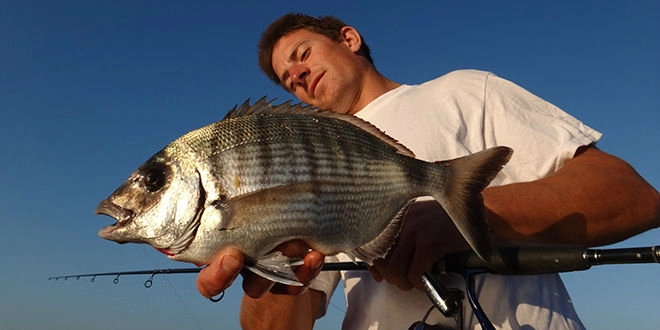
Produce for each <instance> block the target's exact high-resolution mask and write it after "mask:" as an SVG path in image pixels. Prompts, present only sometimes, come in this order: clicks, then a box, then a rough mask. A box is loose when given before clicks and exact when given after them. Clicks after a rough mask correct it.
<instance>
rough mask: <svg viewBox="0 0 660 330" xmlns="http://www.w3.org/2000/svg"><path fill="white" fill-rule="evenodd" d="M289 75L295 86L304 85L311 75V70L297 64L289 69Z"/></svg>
mask: <svg viewBox="0 0 660 330" xmlns="http://www.w3.org/2000/svg"><path fill="white" fill-rule="evenodd" d="M289 75H290V76H291V82H292V83H294V84H302V83H303V82H305V79H306V78H307V76H308V75H309V69H308V68H307V67H306V66H303V65H300V64H296V65H292V66H291V68H289Z"/></svg>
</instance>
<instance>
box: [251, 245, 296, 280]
mask: <svg viewBox="0 0 660 330" xmlns="http://www.w3.org/2000/svg"><path fill="white" fill-rule="evenodd" d="M302 264H303V260H302V259H300V258H290V257H287V256H285V255H283V254H282V252H279V251H275V252H273V253H271V254H268V255H266V256H264V257H263V258H261V259H259V260H257V261H256V262H255V263H254V264H252V265H248V264H246V265H245V268H247V269H249V270H250V271H251V272H253V273H255V274H257V275H259V276H261V277H264V278H267V279H269V280H271V281H274V282H278V283H282V284H286V285H295V286H302V285H303V284H302V283H300V282H299V281H298V279H297V278H296V274H294V273H293V267H294V266H300V265H302Z"/></svg>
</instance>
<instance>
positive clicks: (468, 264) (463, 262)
mask: <svg viewBox="0 0 660 330" xmlns="http://www.w3.org/2000/svg"><path fill="white" fill-rule="evenodd" d="M635 263H660V246H649V247H636V248H621V249H585V248H582V247H573V246H554V245H532V246H512V247H504V248H500V249H498V250H497V251H496V252H495V253H494V254H493V255H492V256H491V259H490V261H484V260H483V259H481V258H479V256H477V255H476V253H474V252H472V251H466V252H459V253H453V254H449V255H447V256H446V257H445V258H444V259H442V260H440V261H439V262H438V263H437V264H436V265H435V267H434V269H433V270H434V272H452V273H463V272H464V271H465V270H478V271H483V272H487V273H491V274H500V275H540V274H551V273H562V272H571V271H580V270H587V269H589V268H591V267H592V266H596V265H611V264H635ZM201 270H202V268H199V267H193V268H164V269H150V270H138V271H117V272H107V273H89V274H76V275H60V276H51V277H49V278H48V279H49V280H56V281H57V280H61V279H64V280H68V279H70V278H75V279H80V278H82V277H91V278H92V280H91V281H92V282H94V280H95V279H96V277H99V276H115V279H114V280H113V281H114V282H115V284H116V283H119V277H120V276H122V275H152V276H151V277H150V279H153V277H154V276H155V275H156V274H186V273H187V274H189V273H199V272H200V271H201ZM321 270H322V271H338V270H344V271H346V270H367V264H366V263H365V262H329V263H325V264H324V265H323V268H322V269H321Z"/></svg>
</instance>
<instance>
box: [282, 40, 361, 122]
mask: <svg viewBox="0 0 660 330" xmlns="http://www.w3.org/2000/svg"><path fill="white" fill-rule="evenodd" d="M353 31H354V30H353ZM359 46H360V45H357V46H356V45H355V43H354V42H351V40H350V39H349V40H342V41H333V40H332V39H330V38H328V37H325V36H323V35H321V34H318V33H314V32H311V31H308V30H305V29H301V30H296V31H294V32H291V33H289V34H287V35H285V36H284V37H282V38H280V40H279V41H278V42H277V43H276V44H275V47H273V55H272V56H273V57H272V63H273V70H275V73H276V74H277V75H278V76H279V78H280V82H281V83H282V85H283V86H284V88H285V89H287V90H288V91H289V92H291V93H292V94H294V95H295V96H296V97H297V98H298V99H300V100H301V101H302V102H304V103H307V104H311V105H313V106H315V107H317V108H319V109H322V110H330V111H334V112H339V113H354V112H356V110H354V109H353V105H354V104H355V103H356V102H357V99H358V97H359V95H360V87H361V86H360V83H361V80H360V79H359V77H360V74H359V73H360V70H361V69H362V67H363V66H364V64H363V63H361V62H360V59H359V56H358V55H356V54H355V52H356V51H357V49H359Z"/></svg>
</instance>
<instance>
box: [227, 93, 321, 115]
mask: <svg viewBox="0 0 660 330" xmlns="http://www.w3.org/2000/svg"><path fill="white" fill-rule="evenodd" d="M267 98H268V97H267V96H264V97H262V98H261V99H259V101H257V102H255V103H254V104H252V105H250V99H247V100H246V101H245V102H243V104H241V105H240V106H238V105H235V106H234V108H232V109H231V110H229V112H228V113H227V115H226V116H225V118H224V119H227V118H238V117H243V116H251V115H258V114H276V113H294V114H307V113H310V114H312V113H315V112H319V110H318V109H316V108H314V107H312V106H311V105H304V104H302V103H296V104H291V100H288V101H286V102H284V103H282V104H279V105H274V104H273V101H275V99H272V100H270V101H268V99H267Z"/></svg>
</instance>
